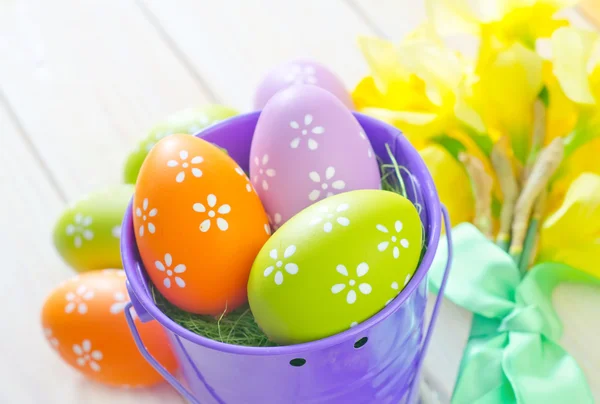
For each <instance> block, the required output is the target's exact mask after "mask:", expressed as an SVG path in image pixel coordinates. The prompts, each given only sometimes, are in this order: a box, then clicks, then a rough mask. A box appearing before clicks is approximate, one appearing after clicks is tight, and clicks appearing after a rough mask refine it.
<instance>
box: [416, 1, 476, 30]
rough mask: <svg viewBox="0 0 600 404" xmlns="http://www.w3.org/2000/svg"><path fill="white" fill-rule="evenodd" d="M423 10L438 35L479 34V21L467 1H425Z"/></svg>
mask: <svg viewBox="0 0 600 404" xmlns="http://www.w3.org/2000/svg"><path fill="white" fill-rule="evenodd" d="M425 8H426V10H427V17H428V19H429V20H430V21H432V23H433V24H434V25H435V29H436V31H437V32H439V33H440V35H453V34H471V35H478V34H479V25H480V22H481V21H480V18H478V16H477V15H476V13H475V12H474V10H473V9H472V8H471V7H470V4H469V1H468V0H427V1H426V2H425Z"/></svg>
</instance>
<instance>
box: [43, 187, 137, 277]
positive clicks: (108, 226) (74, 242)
mask: <svg viewBox="0 0 600 404" xmlns="http://www.w3.org/2000/svg"><path fill="white" fill-rule="evenodd" d="M133 191H134V186H133V185H129V184H119V185H116V186H111V187H109V188H105V189H103V190H101V191H99V192H94V193H91V194H89V195H87V196H85V197H83V198H81V199H80V200H78V201H76V202H74V203H73V204H71V205H70V206H69V207H68V208H67V209H66V210H65V212H64V213H63V214H62V215H61V217H60V218H59V220H58V222H57V223H56V225H55V226H54V246H55V247H56V249H57V250H58V253H59V254H60V255H61V257H62V258H63V259H64V260H65V262H66V263H67V264H69V265H71V266H72V267H73V268H74V269H75V270H76V271H78V272H84V271H90V270H95V269H104V268H122V264H121V252H120V238H121V222H122V221H123V216H124V215H125V210H126V209H127V206H128V204H129V201H130V200H131V197H132V195H133Z"/></svg>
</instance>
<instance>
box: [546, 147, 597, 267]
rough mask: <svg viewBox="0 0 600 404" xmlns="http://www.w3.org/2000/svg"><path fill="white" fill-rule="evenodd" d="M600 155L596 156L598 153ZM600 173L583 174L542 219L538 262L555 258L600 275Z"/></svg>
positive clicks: (554, 259)
mask: <svg viewBox="0 0 600 404" xmlns="http://www.w3.org/2000/svg"><path fill="white" fill-rule="evenodd" d="M596 159H597V157H596ZM598 257H600V175H597V174H592V173H584V174H581V175H580V176H579V177H577V179H576V180H575V181H574V182H573V183H572V184H571V186H570V187H569V190H568V191H567V194H566V196H565V199H564V202H563V203H562V205H561V206H560V208H559V209H558V210H557V211H556V212H554V213H553V214H552V215H550V216H549V217H548V218H546V220H545V221H544V222H543V225H542V228H541V231H540V247H539V253H538V255H537V261H538V262H545V261H556V262H562V263H565V264H568V265H570V266H572V267H574V268H578V269H581V270H583V271H586V272H588V273H590V274H592V275H594V276H597V277H600V266H599V265H598Z"/></svg>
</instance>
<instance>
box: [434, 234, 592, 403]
mask: <svg viewBox="0 0 600 404" xmlns="http://www.w3.org/2000/svg"><path fill="white" fill-rule="evenodd" d="M452 237H453V239H454V260H453V262H452V270H451V274H450V278H449V279H448V284H447V286H446V292H445V297H446V298H448V299H449V300H451V301H452V302H454V303H455V304H457V305H459V306H461V307H463V308H465V309H467V310H469V311H471V312H473V313H474V320H475V318H477V321H475V322H474V324H475V326H474V329H473V330H472V333H471V336H470V338H469V341H468V343H467V346H466V348H465V353H464V359H463V362H462V365H461V369H460V372H459V375H460V376H459V380H458V382H457V384H456V387H455V390H454V395H453V398H452V404H474V403H477V404H507V403H519V404H537V403H543V404H570V403H573V404H575V403H577V404H587V403H593V402H594V399H593V397H592V393H591V391H590V388H589V385H588V383H587V381H586V378H585V375H584V373H583V371H582V370H581V369H580V367H579V365H578V364H577V362H576V361H575V359H574V358H573V357H571V356H570V355H569V353H568V352H567V351H565V350H564V349H563V348H562V347H561V346H560V345H559V344H558V340H559V339H560V336H561V334H562V323H561V321H560V318H559V317H558V315H557V313H556V312H555V311H554V308H553V307H552V300H551V297H552V291H553V290H554V288H555V287H556V286H557V285H558V284H560V283H562V282H575V283H586V284H595V285H600V280H598V279H596V278H594V277H592V276H590V275H588V274H586V273H584V272H581V271H578V270H576V269H574V268H572V267H570V266H568V265H564V264H558V263H542V264H538V265H536V266H535V267H533V268H532V269H531V270H530V271H528V272H527V274H526V275H525V277H524V278H523V279H521V276H520V274H519V269H518V268H517V265H516V264H515V263H514V262H513V260H512V259H511V257H510V256H509V255H508V254H507V253H506V252H504V251H503V250H502V249H501V248H499V247H498V246H496V245H495V244H494V243H492V242H491V241H489V240H488V239H486V238H485V237H484V236H483V235H482V234H481V233H480V232H479V230H477V228H475V227H474V226H473V225H471V224H469V223H464V224H461V225H459V226H456V227H455V228H454V229H453V230H452ZM447 255H448V250H447V247H446V244H445V243H444V242H440V244H439V250H438V253H437V254H436V257H435V260H434V262H433V265H432V268H431V271H430V274H431V275H430V287H431V289H432V291H433V292H435V293H437V292H438V291H439V285H440V282H441V280H442V276H443V272H444V265H445V263H446V257H447Z"/></svg>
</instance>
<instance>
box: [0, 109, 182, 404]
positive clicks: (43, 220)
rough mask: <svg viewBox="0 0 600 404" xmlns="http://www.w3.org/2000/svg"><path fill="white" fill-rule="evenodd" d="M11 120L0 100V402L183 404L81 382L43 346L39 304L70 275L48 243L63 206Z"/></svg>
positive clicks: (166, 392) (169, 395)
mask: <svg viewBox="0 0 600 404" xmlns="http://www.w3.org/2000/svg"><path fill="white" fill-rule="evenodd" d="M11 115H12V114H11V113H10V112H9V110H7V108H6V104H5V103H4V100H3V99H2V98H1V97H0V162H1V164H2V165H1V169H0V184H1V188H0V189H2V191H1V192H0V194H1V195H2V198H1V199H0V223H2V230H1V233H0V234H1V244H2V257H3V265H2V266H3V268H2V272H3V276H2V282H1V283H0V296H2V303H3V305H4V307H5V308H6V309H7V310H8V312H7V313H5V315H4V316H3V326H2V330H3V332H2V335H1V336H0V358H2V365H1V366H0V379H1V380H2V388H1V389H0V403H20V404H21V403H22V404H34V403H89V404H100V403H107V402H110V403H112V404H128V403H133V402H136V401H137V400H141V401H143V402H145V403H156V404H158V403H164V402H172V403H177V402H182V401H181V400H180V399H179V397H178V396H177V395H176V394H175V393H174V392H173V390H172V389H171V388H170V387H167V386H161V387H158V388H154V389H151V390H144V391H141V390H140V391H133V390H131V391H126V390H117V389H110V388H104V387H102V386H100V385H98V384H95V383H92V382H89V381H86V380H85V379H83V377H81V376H80V375H79V373H76V372H75V371H74V370H72V369H71V368H70V367H68V366H67V365H66V364H65V363H64V362H62V360H61V359H60V358H59V357H58V355H57V354H56V353H55V352H54V351H53V350H52V349H51V347H50V346H49V344H48V343H47V342H46V340H45V337H44V334H43V332H42V328H41V323H40V313H41V308H42V305H43V303H44V299H45V298H46V296H47V295H48V294H49V293H50V291H51V290H52V289H53V288H54V287H55V286H56V285H58V284H59V283H60V282H62V281H63V280H65V279H68V278H70V277H72V276H74V273H73V272H72V271H71V270H70V269H69V268H67V267H66V266H65V265H64V264H63V263H62V261H61V259H60V257H59V256H58V255H57V253H56V252H55V250H54V249H53V247H52V244H51V231H52V227H53V226H54V221H55V220H56V218H57V216H58V215H60V213H61V212H62V209H63V208H64V207H65V199H64V197H63V196H62V191H60V190H58V189H56V188H55V186H54V184H53V182H54V180H53V179H52V178H51V174H50V173H49V170H48V167H46V166H45V165H44V164H43V163H42V162H41V161H40V160H39V159H38V158H37V156H36V153H35V152H34V151H32V145H31V143H30V140H29V139H28V138H27V136H26V134H25V133H24V132H23V131H22V129H21V128H20V127H19V126H20V125H19V124H18V123H17V122H16V121H15V119H14V118H13V116H11ZM10 311H12V313H10ZM134 400H135V401H134Z"/></svg>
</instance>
